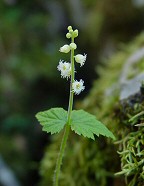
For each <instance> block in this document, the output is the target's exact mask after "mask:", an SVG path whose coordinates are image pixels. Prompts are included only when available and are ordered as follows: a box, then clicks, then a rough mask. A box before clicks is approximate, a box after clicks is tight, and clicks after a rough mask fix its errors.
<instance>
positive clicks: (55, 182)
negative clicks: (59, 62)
mask: <svg viewBox="0 0 144 186" xmlns="http://www.w3.org/2000/svg"><path fill="white" fill-rule="evenodd" d="M71 40H72V43H73V42H74V37H72V39H71ZM74 75H75V71H74V49H71V82H70V96H69V107H68V116H67V123H66V125H65V131H64V134H63V138H62V142H61V147H60V152H59V155H58V159H57V164H56V169H55V176H54V186H58V179H59V173H60V168H61V164H62V158H63V154H64V150H65V147H66V143H67V139H68V135H69V131H70V119H71V112H72V107H73V96H74V92H73V91H72V83H73V82H74Z"/></svg>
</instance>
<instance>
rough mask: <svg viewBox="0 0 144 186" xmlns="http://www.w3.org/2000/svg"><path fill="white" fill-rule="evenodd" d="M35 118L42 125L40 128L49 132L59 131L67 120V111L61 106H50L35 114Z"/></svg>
mask: <svg viewBox="0 0 144 186" xmlns="http://www.w3.org/2000/svg"><path fill="white" fill-rule="evenodd" d="M36 118H37V119H38V121H39V122H40V124H41V125H42V126H43V128H42V130H43V131H46V132H47V133H48V132H50V133H51V134H54V133H58V132H60V131H61V130H62V129H63V128H64V125H65V124H66V122H67V111H65V110H64V109H63V108H52V109H49V110H46V111H43V112H39V113H37V114H36Z"/></svg>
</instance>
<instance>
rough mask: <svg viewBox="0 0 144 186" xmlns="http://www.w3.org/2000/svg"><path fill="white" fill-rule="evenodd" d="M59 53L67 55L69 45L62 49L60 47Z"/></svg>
mask: <svg viewBox="0 0 144 186" xmlns="http://www.w3.org/2000/svg"><path fill="white" fill-rule="evenodd" d="M59 51H60V52H63V53H68V52H69V51H70V46H69V45H64V46H62V47H60V50H59Z"/></svg>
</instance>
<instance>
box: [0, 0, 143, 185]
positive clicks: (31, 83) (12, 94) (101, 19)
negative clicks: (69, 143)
mask: <svg viewBox="0 0 144 186" xmlns="http://www.w3.org/2000/svg"><path fill="white" fill-rule="evenodd" d="M69 25H72V26H73V28H74V29H78V30H79V37H78V38H77V39H76V43H77V45H78V50H77V52H78V53H87V55H88V59H87V61H86V64H85V66H84V67H83V68H78V70H77V72H78V73H77V74H76V77H77V79H80V78H82V79H84V81H85V86H86V90H85V91H84V92H83V93H82V94H81V95H80V96H76V97H75V103H78V100H83V99H84V98H85V96H86V95H87V94H88V93H89V91H90V89H91V88H92V86H93V81H94V80H96V79H97V78H98V69H97V66H98V65H99V64H101V62H102V61H106V60H107V59H108V58H109V57H110V56H112V55H113V54H114V53H115V52H116V51H117V50H118V49H119V48H120V46H121V45H122V44H123V43H127V42H129V41H131V40H132V39H133V38H134V37H135V36H136V35H138V34H139V33H141V32H142V31H143V28H144V1H143V0H95V1H94V0H60V1H58V0H1V1H0V162H3V163H4V165H3V164H1V163H0V165H1V166H0V186H5V185H4V182H3V181H2V180H3V179H2V178H1V172H2V170H4V167H7V168H8V169H9V170H11V173H12V175H13V178H15V179H16V180H17V184H18V185H21V186H32V185H38V184H39V182H40V179H41V178H40V176H39V165H40V161H41V160H42V157H43V155H44V151H45V148H46V146H47V145H49V144H51V136H50V135H49V134H45V133H43V132H42V131H41V126H40V125H39V124H38V122H37V121H36V119H35V114H36V113H37V112H38V111H40V110H45V109H49V108H51V107H58V106H60V107H64V108H65V109H67V104H68V96H69V95H68V94H69V83H68V81H65V80H64V79H61V78H60V74H59V72H58V71H57V65H58V62H59V60H60V59H64V60H67V61H69V55H63V54H61V53H60V52H59V51H58V50H59V48H60V47H61V46H62V45H64V44H66V43H68V42H69V41H68V40H67V39H66V38H65V34H66V33H67V26H69ZM9 178H10V177H9ZM9 186H16V185H12V182H11V185H9Z"/></svg>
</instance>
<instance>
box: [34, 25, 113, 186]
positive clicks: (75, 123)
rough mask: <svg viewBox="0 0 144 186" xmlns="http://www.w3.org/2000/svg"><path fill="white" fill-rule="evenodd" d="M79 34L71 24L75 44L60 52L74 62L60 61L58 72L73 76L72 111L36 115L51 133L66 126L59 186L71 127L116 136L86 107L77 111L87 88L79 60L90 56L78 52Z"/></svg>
mask: <svg viewBox="0 0 144 186" xmlns="http://www.w3.org/2000/svg"><path fill="white" fill-rule="evenodd" d="M77 36H78V30H77V29H76V30H73V29H72V27H71V26H69V27H68V33H67V34H66V37H67V38H68V39H71V43H70V44H65V45H64V46H62V47H61V48H60V50H59V51H60V52H63V53H69V52H70V53H71V57H70V62H66V61H63V60H60V61H59V64H58V66H57V69H58V71H60V73H61V77H62V78H66V79H67V80H68V79H70V95H69V105H68V111H66V110H64V109H63V108H51V109H49V110H46V111H43V112H39V113H37V114H36V118H37V119H38V121H39V122H40V124H41V125H42V130H43V131H46V132H47V133H49V132H50V133H51V134H54V133H59V132H60V131H61V130H62V129H63V128H64V134H63V138H62V141H61V146H60V152H59V155H58V158H57V163H56V169H55V172H54V186H58V180H59V174H60V169H61V164H62V158H63V154H64V151H65V147H66V143H67V139H68V135H69V132H70V130H72V131H74V132H75V133H76V134H78V135H83V136H84V137H88V138H91V139H93V140H94V139H95V138H94V135H97V136H99V135H100V134H101V135H103V136H106V137H110V138H112V139H115V137H114V135H113V134H112V132H111V131H109V130H108V129H107V128H106V126H105V125H103V124H102V123H101V122H100V121H98V120H97V119H96V117H95V116H94V115H92V114H89V113H87V112H85V111H84V110H73V98H74V94H75V95H78V94H80V93H81V92H82V91H83V90H84V89H85V86H84V81H83V80H82V79H80V80H76V79H75V72H76V71H75V62H76V63H79V64H80V67H82V66H83V65H84V64H85V61H86V57H87V55H86V54H84V55H82V54H77V55H75V50H76V49H77V45H76V44H75V43H74V39H75V38H76V37H77Z"/></svg>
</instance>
